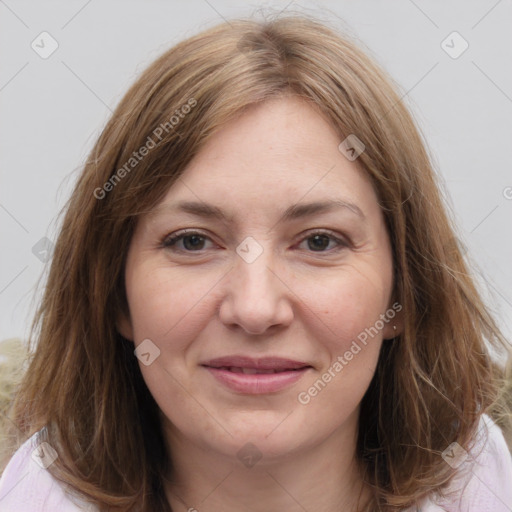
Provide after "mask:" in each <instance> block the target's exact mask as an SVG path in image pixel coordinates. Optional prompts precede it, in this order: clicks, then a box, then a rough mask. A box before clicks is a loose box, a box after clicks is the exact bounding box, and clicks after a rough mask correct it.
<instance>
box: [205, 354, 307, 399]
mask: <svg viewBox="0 0 512 512" xmlns="http://www.w3.org/2000/svg"><path fill="white" fill-rule="evenodd" d="M201 366H203V367H204V368H205V369H207V370H208V371H209V372H210V374H211V375H213V376H214V377H215V379H216V380H217V381H218V382H220V383H221V384H223V385H224V386H226V387H228V388H230V389H231V390H233V391H236V392H239V393H246V394H265V393H274V392H277V391H280V390H282V389H285V388H287V387H289V386H291V385H292V384H294V383H295V382H297V381H298V380H299V379H300V378H301V377H302V376H303V375H304V373H306V372H307V371H308V370H309V369H311V368H312V366H311V365H309V364H308V363H305V362H302V361H296V360H292V359H283V358H279V357H265V358H259V359H255V358H251V357H246V356H229V357H220V358H216V359H211V360H209V361H206V362H204V363H202V364H201Z"/></svg>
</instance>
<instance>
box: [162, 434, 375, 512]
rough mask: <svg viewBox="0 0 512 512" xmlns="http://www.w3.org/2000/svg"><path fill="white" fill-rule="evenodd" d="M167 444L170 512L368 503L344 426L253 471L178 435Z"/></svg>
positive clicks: (323, 508) (300, 511)
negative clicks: (169, 470) (170, 464)
mask: <svg viewBox="0 0 512 512" xmlns="http://www.w3.org/2000/svg"><path fill="white" fill-rule="evenodd" d="M356 425H357V424H356ZM168 439H169V441H170V442H169V446H170V448H171V453H172V462H173V464H172V465H173V475H172V476H171V478H170V479H169V480H168V486H167V489H166V492H167V497H168V500H169V503H170V504H171V507H172V510H173V511H175V512H182V511H183V512H194V511H197V512H235V511H239V510H251V511H254V512H268V511H269V510H286V511H287V512H304V511H305V510H315V511H316V512H340V511H343V512H357V511H359V510H363V508H362V504H364V503H366V501H365V500H367V499H368V490H367V489H365V487H364V486H363V481H362V478H361V475H360V471H359V468H358V465H357V463H356V459H355V446H356V443H355V441H356V431H355V430H354V429H353V428H352V429H347V428H346V425H345V426H344V428H343V430H338V431H335V432H333V433H332V434H331V436H330V437H329V438H328V439H325V440H324V441H323V442H322V443H321V444H316V445H315V446H313V447H310V448H309V449H304V450H297V451H296V452H295V453H292V454H287V455H284V456H280V457H274V458H273V457H271V456H270V455H269V454H265V453H264V454H263V457H262V458H261V459H260V460H258V461H257V462H256V463H255V464H254V465H252V461H250V459H248V460H247V465H244V464H242V463H241V461H240V460H238V458H237V457H236V456H235V457H233V456H231V457H230V456H227V455H225V454H221V453H218V452H214V451H212V449H211V448H202V447H199V446H197V445H196V444H194V443H192V442H190V441H189V440H186V439H182V438H180V435H179V433H177V432H172V434H171V435H170V436H169V437H168ZM249 452H250V450H249ZM253 460H254V459H253ZM358 505H359V506H358Z"/></svg>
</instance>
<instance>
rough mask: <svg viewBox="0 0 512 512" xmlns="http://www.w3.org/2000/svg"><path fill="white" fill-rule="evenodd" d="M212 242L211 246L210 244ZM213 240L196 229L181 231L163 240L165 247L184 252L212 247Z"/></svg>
mask: <svg viewBox="0 0 512 512" xmlns="http://www.w3.org/2000/svg"><path fill="white" fill-rule="evenodd" d="M208 244H210V246H209V245H208ZM211 244H213V242H212V241H211V240H210V239H209V238H208V237H207V236H205V235H203V234H202V233H198V232H196V231H181V232H178V233H174V234H172V235H169V236H168V237H167V238H165V240H164V241H163V243H162V245H163V247H165V248H167V249H171V250H176V251H182V252H198V251H202V250H204V249H209V248H211Z"/></svg>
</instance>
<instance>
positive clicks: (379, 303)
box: [297, 266, 390, 352]
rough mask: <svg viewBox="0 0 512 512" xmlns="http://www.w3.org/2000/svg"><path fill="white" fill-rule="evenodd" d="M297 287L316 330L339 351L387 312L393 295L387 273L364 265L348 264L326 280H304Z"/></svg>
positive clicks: (326, 342)
mask: <svg viewBox="0 0 512 512" xmlns="http://www.w3.org/2000/svg"><path fill="white" fill-rule="evenodd" d="M297 286H300V287H301V292H300V294H299V295H300V296H301V298H302V302H303V303H304V306H305V307H304V309H305V310H307V309H309V310H310V311H311V312H312V313H314V314H313V315H311V322H312V323H314V324H315V325H314V329H315V331H316V332H317V333H319V334H320V336H321V337H322V338H323V339H324V340H325V341H324V343H325V344H328V345H329V346H330V347H331V349H332V350H334V349H335V350H336V351H337V352H338V351H340V350H343V351H344V350H345V347H346V346H347V344H348V345H350V342H351V341H352V340H355V339H356V338H357V337H358V336H359V335H360V334H361V333H364V332H366V329H368V328H371V327H372V326H374V324H375V323H376V321H377V320H378V319H379V318H380V315H381V314H383V313H385V311H386V307H387V305H388V301H389V295H390V285H389V283H388V282H387V279H386V276H384V277H383V276H382V275H380V274H379V273H378V272H376V271H375V270H374V269H373V268H372V267H370V268H364V267H362V266H360V267H359V268H354V267H350V268H348V267H347V268H344V269H343V270H342V271H337V273H336V274H333V275H326V276H325V278H323V279H318V278H316V279H304V280H302V281H301V283H297ZM379 325H380V324H379ZM312 327H313V326H312ZM380 330H382V329H380Z"/></svg>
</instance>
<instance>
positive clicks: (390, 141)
mask: <svg viewBox="0 0 512 512" xmlns="http://www.w3.org/2000/svg"><path fill="white" fill-rule="evenodd" d="M37 320H38V323H37V325H38V326H39V330H37V331H36V335H35V340H36V341H37V346H36V347H35V351H34V355H33V358H32V360H31V362H30V366H29V369H28V371H27V374H26V376H25V379H24V381H23V383H22V385H21V388H20V390H19V392H18V394H17V397H16V402H15V405H14V409H13V421H14V422H15V423H16V425H17V427H18V428H19V429H20V430H21V432H22V434H23V436H25V438H26V437H28V436H31V437H30V439H29V440H28V441H26V442H25V443H24V444H23V446H22V447H21V448H20V449H19V450H18V451H17V452H16V454H15V455H14V456H13V458H12V459H11V462H10V463H9V465H8V467H7V468H6V470H5V472H4V474H3V476H2V485H1V488H0V489H1V492H0V498H1V499H0V505H3V506H4V507H11V508H10V509H9V510H11V509H12V510H14V509H15V508H16V509H18V510H19V509H21V506H22V505H21V504H23V507H24V508H23V510H31V511H35V510H70V511H71V510H82V509H83V508H84V507H85V506H86V505H85V504H87V506H90V507H91V510H127V511H128V510H141V511H157V510H161V511H169V510H173V511H180V510H183V511H186V510H188V511H193V510H198V511H203V510H204V511H220V510H223V511H226V510H251V511H260V510H261V511H269V510H278V509H284V510H288V511H295V510H297V511H298V510H316V511H334V510H344V511H354V512H355V511H363V510H371V511H375V510H380V511H398V510H401V511H403V510H409V511H414V510H424V511H425V510H426V511H434V510H475V511H476V510H478V511H479V512H481V511H483V510H488V511H491V510H492V511H493V512H496V511H498V510H499V511H501V510H503V511H505V510H510V509H511V507H512V494H511V491H510V489H509V488H508V487H509V485H507V484H509V483H510V481H511V480H512V461H511V458H510V453H509V452H508V450H507V447H506V444H505V441H504V438H503V435H502V432H501V430H500V429H499V427H498V426H497V425H496V424H495V423H494V422H493V421H492V420H491V419H490V417H489V414H490V413H494V412H495V411H496V409H497V405H496V404H497V400H498V397H499V379H500V376H501V371H500V370H499V369H498V368H497V367H496V366H495V365H494V364H493V362H492V360H491V358H490V356H489V351H488V348H489V347H491V346H495V347H499V346H500V344H503V343H504V340H503V338H502V336H501V335H500V333H499V331H498V329H497V327H496V325H495V323H494V321H493V319H492V318H491V317H490V315H489V314H488V312H487V310H486V309H485V307H484V305H483V303H482V301H481V299H480V298H479V296H478V294H477V292H476V289H475V287H474V285H473V283H472V281H471V278H470V276H469V274H468V271H467V268H466V265H465V262H464V260H463V258H462V256H461V252H460V250H459V247H458V245H457V239H456V237H455V235H454V231H453V229H452V227H451V225H450V222H449V220H448V217H447V214H446V213H445V210H444V207H443V205H442V202H441V199H440V194H439V191H438V188H437V185H436V183H435V179H434V173H433V171H432V168H431V164H430V162H429V159H428V156H427V153H426V150H425V148H424V146H423V144H422V141H421V138H420V136H419V134H418V131H417V128H416V127H415V125H414V123H413V121H412V119H411V116H410V114H409V113H408V112H407V110H406V109H405V107H404V106H403V105H402V103H401V102H400V99H399V97H398V96H397V93H396V92H395V91H394V90H393V88H392V86H391V85H390V80H389V78H388V77H386V76H385V75H384V73H383V72H382V71H380V70H379V69H378V68H377V66H376V65H375V64H374V63H373V62H372V61H371V60H370V59H368V57H366V56H365V55H364V54H363V53H362V52H361V51H360V50H358V49H357V48H356V47H355V46H354V44H352V43H351V42H350V41H348V40H346V39H343V38H341V37H340V36H339V35H337V34H336V33H335V32H333V31H332V30H331V29H329V28H328V27H326V26H324V25H322V24H319V23H317V22H315V21H312V20H309V19H306V18H302V17H288V18H281V19H277V20H275V21H271V22H267V23H256V22H252V21H233V22H230V24H229V25H221V26H218V27H216V28H213V29H210V30H208V31H206V32H204V33H202V34H199V35H198V36H195V37H193V38H191V39H189V40H187V41H184V42H182V43H181V44H179V45H177V46H176V47H174V48H172V49H171V50H169V51H168V52H166V53H165V54H164V55H162V57H160V58H159V59H158V60H157V61H156V62H155V63H153V64H152V65H151V66H150V67H149V69H147V70H146V71H145V73H143V75H142V76H141V77H140V78H139V80H138V81H137V83H135V85H133V86H132V88H131V89H130V90H129V91H128V93H127V94H126V96H125V97H124V99H123V100H122V101H121V103H120V105H119V106H118V107H117V109H116V111H115V113H114V115H113V117H112V119H111V120H110V122H109V123H108V125H107V127H106V128H105V130H104V131H103V133H102V135H101V136H100V138H99V140H98V142H97V144H96V146H95V148H94V149H93V151H92V153H91V156H90V158H89V160H88V162H87V163H86V165H85V169H84V171H83V173H82V175H81V177H80V179H79V181H78V183H77V185H76V188H75V191H74V193H73V195H72V197H71V200H70V202H69V205H68V208H67V213H66V216H65V219H64V223H63V226H62V230H61V234H60V237H59V239H58V242H57V244H56V248H55V253H54V257H53V262H52V268H51V272H50V276H49V280H48V284H47V288H46V294H45V297H44V300H43V303H42V305H41V309H40V312H39V315H38V319H37ZM24 475H25V477H26V480H23V478H24ZM27 493H28V494H27ZM23 500H25V501H23ZM45 507H46V508H45ZM80 507H82V508H80Z"/></svg>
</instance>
